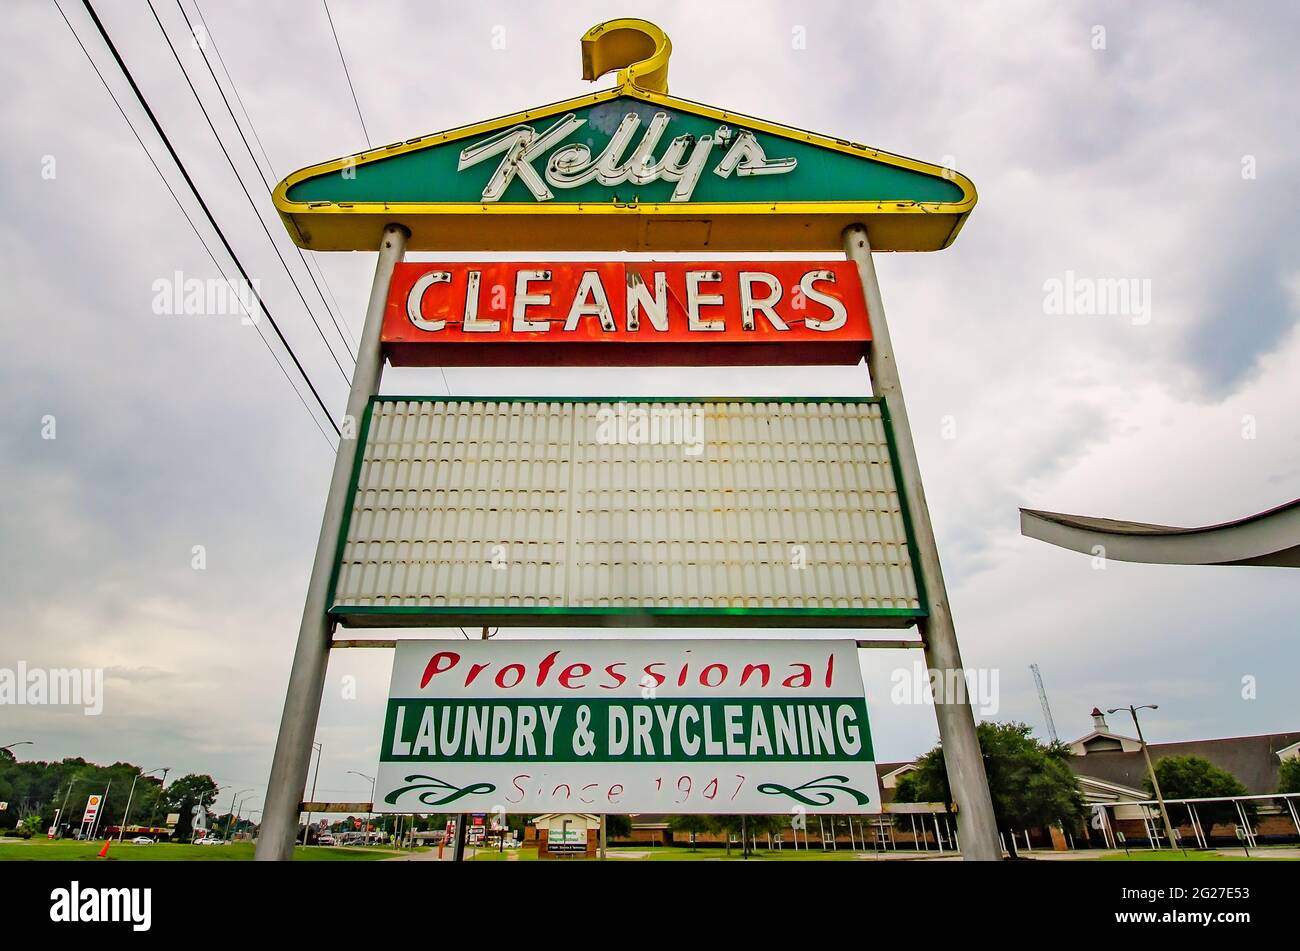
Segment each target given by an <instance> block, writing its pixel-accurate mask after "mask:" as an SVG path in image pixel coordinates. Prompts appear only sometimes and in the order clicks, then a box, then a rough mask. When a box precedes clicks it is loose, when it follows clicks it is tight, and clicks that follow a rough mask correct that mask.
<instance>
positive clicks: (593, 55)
mask: <svg viewBox="0 0 1300 951" xmlns="http://www.w3.org/2000/svg"><path fill="white" fill-rule="evenodd" d="M672 51H673V43H672V40H670V39H668V34H667V33H665V32H664V31H663V30H661V29H659V27H657V26H655V25H654V24H653V23H651V22H650V21H649V20H640V19H637V18H636V17H623V18H621V19H618V20H606V21H605V22H604V23H597V24H596V25H595V26H593V27H592V28H591V29H590V30H588V31H587V32H586V33H584V34H583V36H582V78H583V79H587V80H594V79H599V78H600V77H601V76H604V75H605V74H606V73H608V72H610V71H611V70H615V69H617V70H619V74H618V84H619V85H620V86H624V85H628V84H631V85H633V86H639V87H640V88H641V89H646V90H649V91H650V92H657V93H667V92H668V57H669V56H670V55H672Z"/></svg>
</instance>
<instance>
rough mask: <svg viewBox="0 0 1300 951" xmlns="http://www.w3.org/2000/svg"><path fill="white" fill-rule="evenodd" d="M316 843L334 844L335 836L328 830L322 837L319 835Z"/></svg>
mask: <svg viewBox="0 0 1300 951" xmlns="http://www.w3.org/2000/svg"><path fill="white" fill-rule="evenodd" d="M316 844H317V845H333V844H334V836H332V835H330V834H329V833H328V832H326V833H324V834H323V835H321V836H320V837H318V838H317V839H316Z"/></svg>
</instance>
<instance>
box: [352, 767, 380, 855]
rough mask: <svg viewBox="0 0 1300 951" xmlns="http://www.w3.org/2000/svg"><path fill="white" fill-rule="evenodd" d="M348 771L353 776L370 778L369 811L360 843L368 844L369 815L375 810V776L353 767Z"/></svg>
mask: <svg viewBox="0 0 1300 951" xmlns="http://www.w3.org/2000/svg"><path fill="white" fill-rule="evenodd" d="M348 772H349V773H351V774H352V775H353V776H360V777H361V778H362V779H368V780H370V812H369V813H367V814H366V829H365V832H364V833H363V834H362V836H361V842H362V844H363V845H369V844H370V816H372V815H374V811H375V777H373V776H367V775H366V774H365V773H358V772H357V771H356V770H355V769H350V770H348Z"/></svg>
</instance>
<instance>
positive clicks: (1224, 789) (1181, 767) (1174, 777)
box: [1143, 756, 1253, 833]
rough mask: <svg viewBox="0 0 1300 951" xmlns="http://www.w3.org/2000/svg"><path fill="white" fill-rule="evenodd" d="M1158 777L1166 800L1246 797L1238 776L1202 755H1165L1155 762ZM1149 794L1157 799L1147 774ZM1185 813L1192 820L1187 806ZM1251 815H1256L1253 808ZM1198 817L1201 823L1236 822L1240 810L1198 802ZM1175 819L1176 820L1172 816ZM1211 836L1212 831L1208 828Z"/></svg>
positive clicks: (1183, 810)
mask: <svg viewBox="0 0 1300 951" xmlns="http://www.w3.org/2000/svg"><path fill="white" fill-rule="evenodd" d="M1156 778H1157V779H1159V780H1160V793H1161V795H1162V796H1164V798H1165V799H1206V798H1212V797H1214V796H1244V795H1246V787H1245V786H1243V785H1242V784H1241V782H1240V781H1239V780H1238V779H1237V777H1236V776H1234V775H1232V773H1230V772H1228V771H1227V770H1226V769H1221V768H1220V767H1218V766H1215V765H1214V764H1213V763H1211V762H1210V761H1209V760H1208V759H1204V758H1203V757H1200V756H1166V757H1163V758H1162V759H1159V760H1157V761H1156ZM1143 785H1144V786H1146V790H1147V794H1148V795H1149V796H1152V797H1154V796H1155V787H1154V786H1152V785H1151V777H1150V776H1149V775H1148V776H1147V777H1146V779H1144V780H1143ZM1247 805H1249V804H1247ZM1182 812H1183V813H1184V814H1186V815H1187V821H1188V822H1190V821H1191V810H1190V809H1189V808H1188V807H1186V806H1184V807H1183V809H1182ZM1249 814H1253V809H1252V810H1251V812H1250V813H1249ZM1196 815H1197V818H1199V819H1200V820H1201V821H1202V823H1206V822H1208V823H1210V824H1211V825H1213V824H1214V823H1216V822H1217V823H1222V822H1236V821H1237V820H1238V818H1239V817H1238V815H1237V809H1236V807H1235V806H1233V805H1232V804H1231V803H1226V802H1225V803H1198V804H1197V806H1196ZM1170 818H1171V819H1172V818H1173V817H1172V816H1170ZM1206 832H1207V833H1208V832H1209V830H1208V829H1207V830H1206Z"/></svg>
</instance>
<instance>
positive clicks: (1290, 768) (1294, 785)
mask: <svg viewBox="0 0 1300 951" xmlns="http://www.w3.org/2000/svg"><path fill="white" fill-rule="evenodd" d="M1277 791H1278V792H1284V793H1292V792H1293V793H1300V756H1297V757H1293V758H1292V759H1288V760H1283V761H1282V768H1281V769H1279V770H1278V775H1277Z"/></svg>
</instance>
